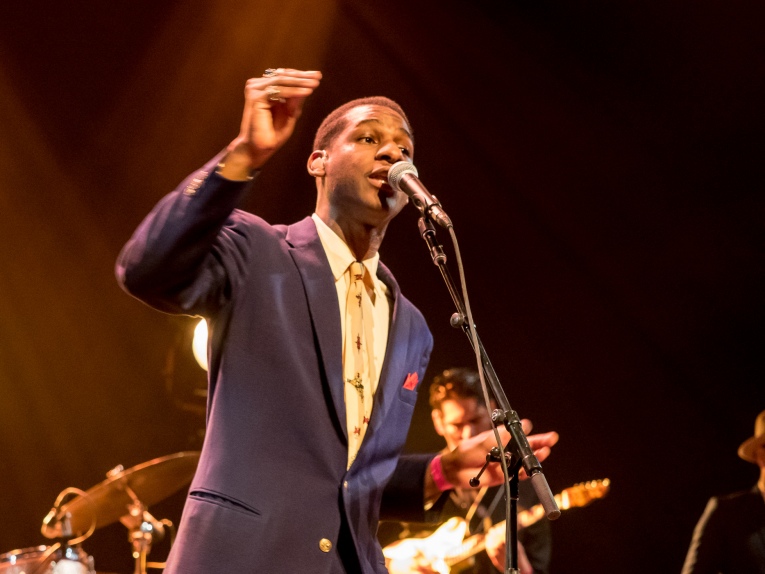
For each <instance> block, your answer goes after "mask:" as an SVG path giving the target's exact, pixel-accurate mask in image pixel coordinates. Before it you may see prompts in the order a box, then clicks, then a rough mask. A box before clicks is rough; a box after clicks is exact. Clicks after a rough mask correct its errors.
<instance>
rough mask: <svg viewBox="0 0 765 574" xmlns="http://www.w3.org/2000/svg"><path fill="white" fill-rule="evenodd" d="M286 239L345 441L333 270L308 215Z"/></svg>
mask: <svg viewBox="0 0 765 574" xmlns="http://www.w3.org/2000/svg"><path fill="white" fill-rule="evenodd" d="M286 239H287V242H288V243H289V244H290V246H291V249H290V255H291V256H292V259H293V261H294V262H295V265H296V266H297V268H298V271H299V272H300V277H301V278H302V281H303V287H304V289H305V294H306V298H307V300H308V309H309V311H310V313H311V321H312V322H313V330H314V333H316V340H317V342H318V345H319V353H320V359H321V361H322V364H323V365H324V372H325V374H326V378H327V383H328V384H329V391H330V394H331V396H332V403H333V404H334V407H335V412H336V414H337V422H338V424H339V426H340V428H341V429H342V431H343V434H344V435H345V437H346V440H347V438H348V430H347V428H346V417H345V397H344V391H345V390H344V388H343V354H342V353H343V345H342V332H341V327H340V310H339V308H338V304H337V291H336V289H335V282H334V277H333V276H332V270H331V269H330V267H329V263H328V262H327V256H326V254H325V253H324V248H323V247H322V245H321V241H320V240H319V235H318V233H317V232H316V224H315V223H314V222H313V220H312V219H311V218H310V217H306V218H305V219H303V220H302V221H299V222H298V223H295V224H294V225H290V226H289V227H288V228H287V238H286Z"/></svg>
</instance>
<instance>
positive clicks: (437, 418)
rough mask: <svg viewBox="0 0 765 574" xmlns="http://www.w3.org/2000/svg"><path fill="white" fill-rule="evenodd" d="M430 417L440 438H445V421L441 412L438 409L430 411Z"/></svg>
mask: <svg viewBox="0 0 765 574" xmlns="http://www.w3.org/2000/svg"><path fill="white" fill-rule="evenodd" d="M430 416H431V418H432V419H433V428H434V429H436V433H437V434H438V435H439V436H444V419H443V417H442V414H441V411H440V410H438V409H433V410H432V411H430Z"/></svg>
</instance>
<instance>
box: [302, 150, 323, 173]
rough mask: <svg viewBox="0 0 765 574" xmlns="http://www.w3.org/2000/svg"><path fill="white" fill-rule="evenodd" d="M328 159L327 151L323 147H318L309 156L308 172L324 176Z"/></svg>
mask: <svg viewBox="0 0 765 574" xmlns="http://www.w3.org/2000/svg"><path fill="white" fill-rule="evenodd" d="M326 159H327V152H326V151H324V150H323V149H317V150H314V151H312V152H311V155H309V156H308V165H307V167H308V173H309V174H311V176H313V177H324V174H325V173H326V172H325V170H324V161H325V160H326Z"/></svg>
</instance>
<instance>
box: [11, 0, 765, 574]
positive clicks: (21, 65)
mask: <svg viewBox="0 0 765 574" xmlns="http://www.w3.org/2000/svg"><path fill="white" fill-rule="evenodd" d="M763 16H765V9H764V8H763V5H762V3H761V2H759V1H756V0H749V1H732V2H718V3H711V2H691V1H682V0H666V1H664V2H652V3H646V2H634V1H621V2H608V1H605V0H592V1H586V0H581V1H571V2H564V3H555V2H549V1H546V0H541V1H520V2H505V3H500V2H491V1H488V0H441V1H440V2H419V3H414V2H398V1H395V0H394V1H391V2H384V3H370V2H353V1H351V0H335V1H330V0H280V1H276V0H261V1H259V2H251V3H238V2H233V1H225V0H219V1H213V2H209V1H208V2H202V1H200V0H185V1H184V2H180V1H177V0H176V1H174V2H173V1H167V2H149V1H147V0H132V1H130V2H128V1H111V2H96V1H94V0H84V1H82V2H77V3H58V4H46V3H43V2H36V1H28V2H19V3H11V4H9V5H6V6H4V7H3V16H2V18H0V174H2V175H0V460H1V461H2V471H0V516H2V521H0V553H2V552H5V551H8V550H11V549H13V548H17V547H28V546H33V545H36V544H41V543H45V539H44V538H43V537H42V536H41V534H40V532H39V527H40V523H41V521H42V518H43V517H44V516H45V514H46V513H47V511H48V510H49V509H50V507H51V506H52V504H53V501H54V500H55V498H56V495H57V494H58V493H59V491H61V490H62V489H64V488H65V487H68V486H76V487H79V488H83V489H87V488H90V487H92V486H93V485H95V484H97V483H99V482H100V481H102V480H103V479H104V473H105V472H106V471H107V470H109V469H110V468H112V467H113V466H115V465H116V464H119V463H121V464H123V465H124V466H125V467H126V468H128V467H131V466H134V465H136V464H139V463H142V462H145V461H147V460H150V459H152V458H155V457H158V456H163V455H166V454H171V453H174V452H178V451H182V450H189V449H196V448H198V446H199V438H200V434H201V432H202V431H201V429H202V427H203V415H202V414H200V413H201V411H200V408H199V407H200V405H201V404H202V401H201V400H200V399H199V397H196V398H195V395H194V390H195V389H196V388H198V387H199V386H200V384H203V380H204V376H203V373H202V371H201V370H199V369H198V368H197V367H196V366H195V365H194V364H193V360H192V359H191V354H190V351H189V341H190V332H191V329H192V328H193V325H194V321H193V320H192V319H190V318H184V317H171V316H167V315H163V314H161V313H158V312H156V311H153V310H151V309H149V308H147V307H145V306H143V305H142V304H140V303H139V302H137V301H135V300H133V299H131V298H130V297H129V296H127V295H125V294H124V293H123V292H122V291H120V289H119V287H118V286H117V284H116V282H115V280H114V277H113V265H114V260H115V258H116V256H117V254H118V252H119V250H120V248H121V246H122V244H123V243H124V242H125V241H126V240H127V239H128V237H129V236H130V234H131V232H132V230H133V229H134V228H135V226H136V225H137V224H138V223H139V221H140V220H141V218H142V217H143V216H144V215H145V214H146V213H148V211H149V210H150V209H151V207H152V206H153V204H154V203H155V202H156V201H157V200H159V198H160V197H162V196H163V195H164V194H165V193H166V192H167V191H169V190H171V189H173V188H174V187H175V185H176V184H177V183H178V182H179V181H180V180H181V179H182V178H183V177H184V176H185V175H186V174H187V173H189V172H191V171H192V170H194V169H196V168H197V167H198V166H200V165H201V164H202V163H204V162H205V161H206V160H207V159H208V158H210V157H212V156H213V155H214V154H215V153H216V152H217V151H218V150H220V149H222V148H223V147H224V146H225V145H226V144H227V143H228V141H230V139H231V138H233V137H234V135H235V134H236V132H237V130H238V123H239V115H240V110H241V105H242V89H243V86H244V82H245V80H246V78H248V77H250V76H257V75H260V74H261V73H262V70H263V69H264V68H266V67H270V66H289V67H295V68H302V69H320V70H322V71H323V73H324V81H323V83H322V86H321V87H320V89H319V90H318V91H317V92H316V94H315V95H314V96H313V97H312V98H311V99H310V100H309V101H308V103H307V105H306V109H305V113H304V116H303V118H302V119H301V122H300V125H299V128H298V131H297V133H296V134H295V135H294V137H293V138H292V139H291V140H290V142H289V143H288V144H287V146H286V147H285V148H284V149H283V150H282V151H281V152H280V153H279V154H278V155H277V157H275V158H274V159H273V160H272V162H270V163H269V164H268V166H267V168H266V169H265V170H264V172H263V174H262V177H261V178H260V180H259V181H258V183H257V186H256V190H255V191H254V193H253V194H252V195H251V196H250V197H249V199H248V200H247V202H246V204H245V205H244V206H243V207H245V208H246V209H248V210H251V211H254V212H257V213H258V214H260V215H262V216H264V217H265V218H266V219H267V220H269V221H271V222H273V223H289V222H292V221H295V220H297V219H299V218H300V217H302V216H304V215H306V214H308V213H310V211H311V210H312V208H313V196H314V187H313V182H312V181H311V180H310V178H309V177H308V175H307V174H306V172H305V169H304V165H305V159H306V158H307V156H308V153H309V152H310V151H311V140H312V136H313V132H314V130H315V129H316V127H317V126H318V124H319V122H320V121H321V118H322V117H323V116H324V115H325V114H326V113H328V112H329V111H330V110H331V109H332V108H334V107H335V106H337V105H339V104H341V103H343V102H345V101H346V100H348V99H351V98H353V97H359V96H367V95H377V94H384V95H388V96H390V97H392V98H394V99H396V100H397V101H399V102H400V103H401V104H402V105H403V106H404V108H405V109H406V110H407V113H408V115H409V117H410V119H411V121H412V124H413V127H414V129H415V132H416V140H417V153H416V163H417V166H418V167H419V170H420V174H421V177H422V180H423V181H424V182H425V183H426V185H427V186H428V187H429V189H430V190H431V191H433V192H435V193H436V194H437V195H438V196H439V198H440V199H441V201H442V202H443V204H444V206H445V207H446V209H447V211H448V212H449V214H450V215H451V216H452V219H453V220H454V222H455V228H456V231H457V234H458V237H459V239H460V245H461V248H462V252H463V258H464V261H465V265H466V272H467V278H468V288H469V290H470V291H469V292H470V294H471V301H472V304H473V310H474V314H475V318H476V322H477V323H478V326H479V332H480V334H481V336H482V338H483V341H484V343H485V344H486V347H487V349H488V351H489V355H490V357H491V359H492V362H493V363H494V366H495V368H496V370H497V372H498V374H499V376H500V379H501V380H502V383H503V385H504V387H505V389H506V391H507V394H508V397H509V399H510V402H511V404H512V406H513V407H514V408H515V409H516V410H517V411H518V412H519V413H520V415H521V416H522V417H527V418H530V419H532V420H533V421H534V423H535V425H536V429H537V430H544V431H546V430H553V429H554V430H557V431H558V432H559V433H560V435H561V441H560V443H559V444H558V446H556V447H555V449H554V453H553V455H552V457H551V458H550V459H549V461H547V462H546V463H545V465H544V467H545V472H546V475H547V478H548V481H549V483H550V485H551V487H552V489H553V490H554V491H556V492H557V491H559V490H561V489H563V488H565V487H568V486H571V485H573V484H574V483H577V482H581V481H585V480H590V479H596V478H605V477H608V478H610V479H611V480H612V491H611V493H610V494H609V495H608V496H607V497H606V498H605V499H603V500H601V501H597V502H595V503H593V504H592V505H591V506H589V507H587V508H585V509H576V510H571V511H569V512H566V513H564V514H563V516H562V517H561V519H560V520H559V521H557V522H556V523H554V524H553V535H554V556H553V570H554V572H557V573H561V572H584V571H587V572H603V573H606V572H608V573H610V572H623V573H631V572H635V573H637V572H644V571H645V569H646V567H647V566H649V565H650V567H651V569H652V570H654V571H658V572H678V571H679V569H680V567H681V564H682V561H683V558H684V555H685V552H686V549H687V546H688V543H689V541H690V537H691V533H692V530H693V526H694V524H695V522H696V520H697V519H698V517H699V515H700V514H701V512H702V510H703V508H704V505H705V501H706V499H707V498H708V497H709V496H710V495H712V494H716V493H723V492H728V491H733V490H738V489H743V488H748V487H750V486H751V485H752V484H753V483H754V482H755V480H756V476H757V469H756V468H755V467H754V466H753V465H750V464H748V463H745V462H743V461H741V460H740V459H738V458H737V456H736V448H737V447H738V445H739V444H740V443H741V442H742V441H743V440H745V439H746V438H748V437H749V436H751V435H752V430H753V423H754V418H755V416H756V415H757V413H758V412H760V411H761V410H763V409H765V385H764V384H763V380H764V378H763V374H764V373H765V370H764V369H763V364H762V355H763V343H765V338H764V337H763V312H764V311H765V304H763V286H765V281H764V280H765V265H763V263H764V261H763V244H764V240H765V234H763V220H764V216H765V198H763V189H765V187H764V186H763V179H765V178H763V171H764V170H763V165H764V162H763V152H764V151H765V145H764V143H765V142H764V141H763V138H764V135H763V134H765V131H764V128H765V121H764V120H765V111H764V110H765V106H764V105H763V102H765V75H764V74H763V72H764V71H765V41H763V33H762V23H763ZM416 219H417V217H416V212H415V210H411V211H410V210H409V209H407V210H406V211H405V212H404V213H403V214H402V215H401V216H400V217H399V218H398V220H397V221H395V222H394V223H393V224H392V225H391V228H390V229H389V233H388V237H387V238H386V242H385V244H384V246H383V249H382V257H383V260H384V261H385V262H386V263H387V264H388V265H389V267H391V269H392V270H393V272H394V273H395V274H396V276H397V278H398V280H399V282H400V284H401V286H402V289H403V291H404V293H406V294H407V295H408V296H409V298H410V299H411V300H412V301H413V302H414V303H415V304H416V305H418V306H419V307H420V308H421V309H422V311H423V312H424V314H425V316H426V318H427V319H428V322H429V324H430V326H431V328H432V330H433V332H434V336H435V340H436V347H435V350H434V353H433V357H432V361H431V366H430V369H429V373H428V374H429V376H432V375H433V374H435V373H437V372H439V371H440V370H442V369H444V368H446V367H450V366H455V365H469V364H470V363H471V360H472V353H471V351H470V348H469V346H468V343H467V340H466V339H465V337H464V336H463V335H462V334H461V333H459V332H458V331H455V330H453V329H451V328H450V327H449V326H448V319H449V316H450V314H451V313H452V311H453V307H452V303H451V300H450V299H449V297H448V295H447V292H446V290H445V288H444V287H443V284H442V282H441V278H440V276H439V274H438V273H437V270H436V269H435V267H433V265H432V263H431V261H430V258H429V256H428V254H427V252H426V250H425V245H424V243H423V242H422V241H421V239H420V238H419V235H418V233H417V227H416ZM440 239H441V240H442V242H444V243H448V237H447V236H446V234H444V233H442V234H440ZM449 253H450V255H451V251H449ZM450 262H451V264H452V265H453V264H454V258H453V257H450ZM295 424H300V421H295ZM437 439H438V437H436V436H435V435H434V433H433V431H432V430H431V428H430V426H429V414H428V409H427V406H426V396H425V394H424V393H423V394H422V396H421V400H420V403H419V404H418V408H417V411H416V414H415V420H414V423H413V425H412V429H411V433H410V448H411V449H414V450H426V449H437V448H440V446H441V443H440V442H439V440H437ZM182 500H183V493H182V492H180V493H178V494H176V495H173V496H171V497H169V498H166V499H165V500H163V501H162V502H160V503H158V504H156V505H153V506H152V508H151V510H152V511H153V512H154V514H155V515H156V516H158V517H168V518H171V519H172V520H175V521H177V520H178V519H179V517H180V506H181V504H182ZM295 519H296V520H298V519H299V517H296V518H295ZM166 544H167V543H166V542H163V543H162V544H161V545H160V546H158V547H157V548H156V549H155V551H154V552H153V553H152V556H151V558H154V559H157V560H159V559H162V558H163V557H164V555H165V554H166ZM84 548H85V549H86V551H88V552H89V553H90V554H92V555H93V556H94V558H95V561H96V566H97V568H98V569H99V570H101V571H116V572H121V573H127V572H129V571H131V565H132V562H131V558H130V548H129V544H128V542H127V533H126V530H125V529H124V527H122V526H121V525H120V524H114V525H112V526H108V527H105V528H102V529H100V530H98V531H97V532H96V534H95V535H94V536H93V537H92V538H91V539H90V540H88V541H86V542H85V543H84Z"/></svg>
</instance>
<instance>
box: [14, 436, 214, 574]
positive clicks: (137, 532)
mask: <svg viewBox="0 0 765 574" xmlns="http://www.w3.org/2000/svg"><path fill="white" fill-rule="evenodd" d="M198 462H199V452H196V451H191V452H179V453H176V454H171V455H168V456H164V457H160V458H155V459H153V460H150V461H148V462H144V463H142V464H139V465H137V466H134V467H132V468H130V469H128V470H124V469H123V467H122V466H117V467H115V468H114V469H112V470H110V471H109V472H108V473H107V479H106V480H104V481H103V482H101V483H99V484H97V485H96V486H94V487H92V488H90V489H89V490H87V491H81V490H79V489H76V488H67V489H65V490H63V491H62V492H61V494H59V496H58V498H57V500H56V502H55V504H54V506H53V508H52V509H51V511H50V512H49V513H48V515H47V516H46V517H45V518H44V519H43V524H42V529H41V531H42V534H43V536H45V537H46V538H49V539H51V540H54V539H55V540H56V542H55V543H54V544H52V545H50V546H33V547H30V548H23V549H20V550H13V551H11V552H6V553H5V554H0V574H96V572H95V569H94V565H93V557H92V556H89V555H88V554H87V553H86V552H85V551H84V550H83V549H82V547H81V543H82V542H83V541H84V540H86V539H87V538H88V537H89V536H90V535H91V534H92V533H93V532H94V531H95V530H96V529H97V528H101V527H102V526H107V525H109V524H112V523H114V522H116V521H118V520H119V521H120V522H121V523H122V524H123V525H124V526H125V527H126V528H127V529H128V539H129V540H130V543H131V546H132V555H133V558H134V560H135V569H134V574H146V570H147V568H158V569H162V568H164V566H165V565H164V563H160V562H148V561H147V558H148V555H149V552H150V551H151V546H152V544H153V543H154V542H158V541H159V540H162V539H163V538H164V536H165V532H166V530H167V531H170V538H171V539H170V543H171V545H172V538H173V536H174V526H173V523H172V522H170V521H169V520H167V519H162V520H157V519H156V518H154V517H153V516H152V515H151V514H150V513H149V510H148V507H149V506H150V505H153V504H156V503H157V502H159V501H161V500H163V499H164V498H166V497H168V496H170V495H171V494H174V493H175V492H177V491H178V490H180V489H181V488H183V487H184V486H186V485H187V484H188V483H190V482H191V479H192V478H193V477H194V473H195V472H196V468H197V463H198ZM72 494H76V496H75V497H74V498H70V499H69V500H66V499H67V497H69V496H71V495H72Z"/></svg>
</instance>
